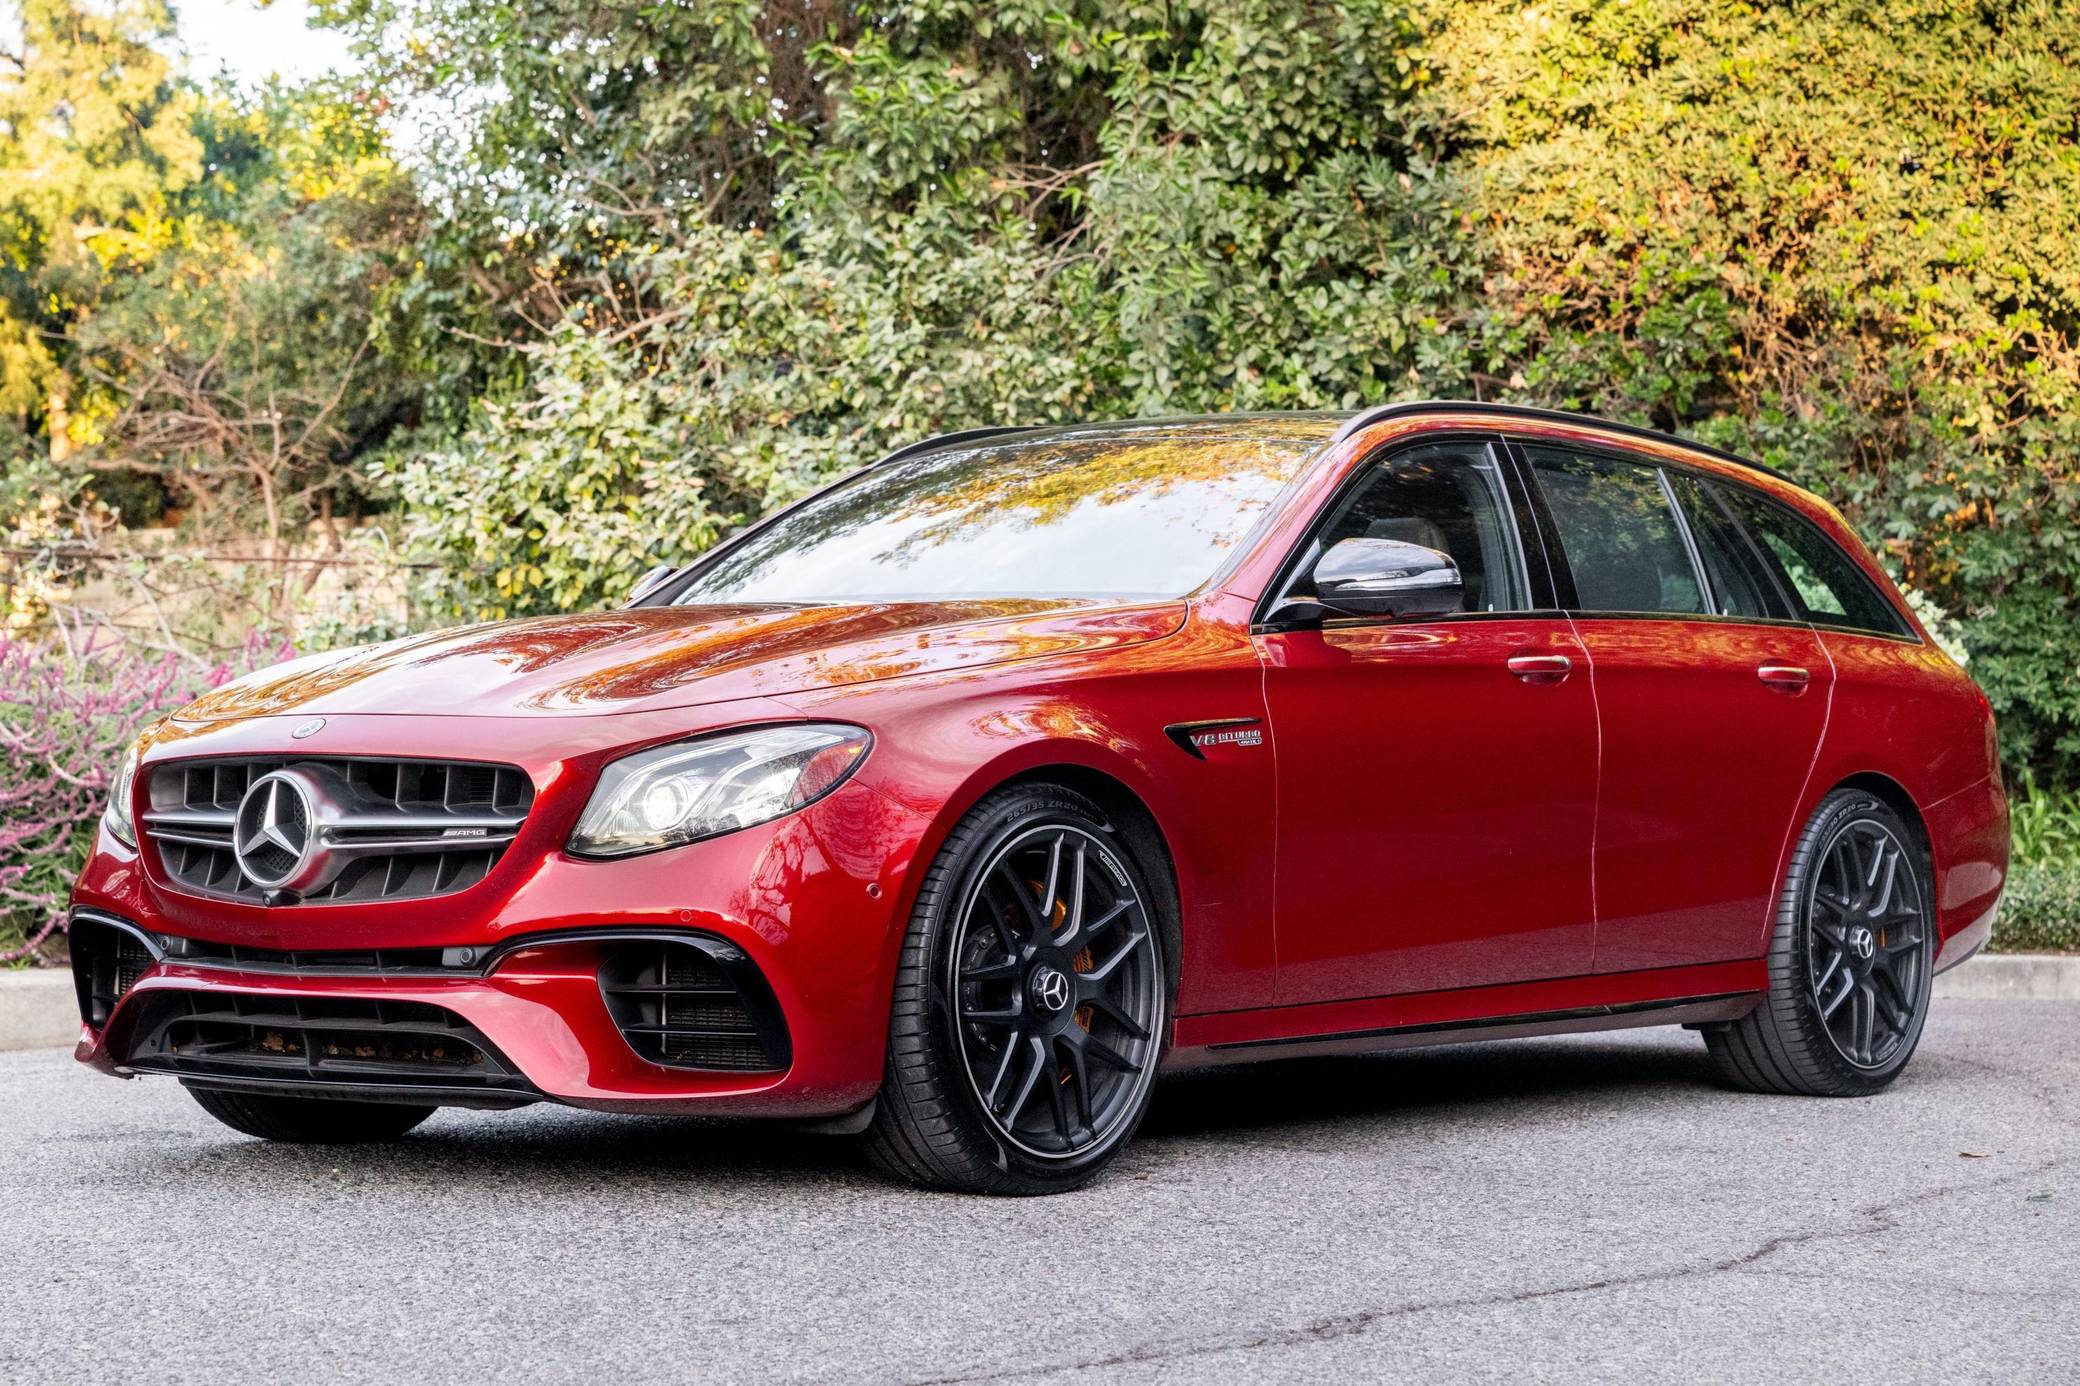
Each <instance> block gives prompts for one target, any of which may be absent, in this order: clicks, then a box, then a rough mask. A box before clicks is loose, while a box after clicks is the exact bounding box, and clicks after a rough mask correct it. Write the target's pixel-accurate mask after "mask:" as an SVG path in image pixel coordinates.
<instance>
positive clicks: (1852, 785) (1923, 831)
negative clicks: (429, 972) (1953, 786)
mask: <svg viewBox="0 0 2080 1386" xmlns="http://www.w3.org/2000/svg"><path fill="white" fill-rule="evenodd" d="M1837 789H1860V790H1862V791H1863V792H1864V793H1866V794H1868V795H1870V796H1871V797H1872V798H1874V799H1876V800H1877V801H1878V802H1879V803H1881V804H1883V805H1885V807H1887V808H1889V809H1891V810H1892V811H1893V812H1894V813H1896V814H1898V815H1899V816H1900V821H1902V822H1903V823H1905V824H1906V825H1907V829H1908V831H1910V832H1911V833H1913V834H1914V840H1915V842H1916V843H1917V844H1918V845H1919V846H1920V848H1921V850H1922V851H1923V852H1924V853H1926V854H1927V856H1928V861H1929V870H1930V872H1931V874H1933V872H1934V870H1935V865H1936V862H1935V844H1934V841H1933V839H1932V838H1931V837H1930V836H1929V831H1928V823H1927V821H1926V819H1924V818H1923V817H1922V813H1921V806H1920V805H1919V804H1916V803H1915V802H1914V796H1913V795H1911V794H1909V793H1908V792H1907V787H1906V786H1905V785H1903V784H1901V783H1900V782H1899V781H1898V780H1895V779H1893V778H1892V777H1891V776H1890V775H1885V774H1881V773H1880V772H1878V771H1876V770H1861V771H1858V772H1857V773H1855V774H1853V775H1848V776H1845V777H1844V778H1842V779H1840V780H1838V781H1836V782H1835V784H1834V785H1833V786H1832V787H1830V788H1829V789H1828V791H1827V794H1832V793H1834V791H1835V790H1837ZM1827 794H1823V795H1821V796H1820V797H1821V798H1822V799H1824V798H1826V797H1827ZM1815 802H1816V803H1817V802H1818V801H1817V800H1816V801H1815Z"/></svg>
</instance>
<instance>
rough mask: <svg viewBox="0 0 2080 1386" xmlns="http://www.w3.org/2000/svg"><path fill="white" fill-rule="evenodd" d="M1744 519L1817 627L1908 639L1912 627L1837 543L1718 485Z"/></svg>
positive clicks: (1776, 508) (1757, 499) (1769, 505)
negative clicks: (1904, 636) (1835, 627)
mask: <svg viewBox="0 0 2080 1386" xmlns="http://www.w3.org/2000/svg"><path fill="white" fill-rule="evenodd" d="M1714 489H1716V490H1718V491H1719V492H1720V493H1721V494H1722V495H1723V496H1724V497H1725V498H1726V501H1727V504H1728V505H1729V506H1731V507H1732V508H1733V511H1734V513H1736V514H1737V515H1739V516H1740V518H1741V521H1742V523H1744V524H1746V525H1747V527H1748V532H1749V533H1750V534H1752V535H1754V536H1755V540H1756V543H1757V545H1758V546H1759V547H1760V548H1761V550H1762V552H1763V556H1764V558H1765V559H1766V561H1768V562H1769V563H1770V564H1771V566H1773V567H1774V568H1775V569H1776V570H1777V578H1778V581H1779V582H1780V583H1781V584H1782V585H1783V587H1784V590H1785V591H1786V592H1788V593H1790V594H1791V596H1792V598H1793V600H1795V601H1797V602H1798V603H1799V605H1800V606H1802V607H1803V608H1804V610H1803V611H1802V612H1800V614H1801V615H1802V616H1804V617H1805V618H1806V619H1807V620H1808V621H1811V622H1812V623H1813V624H1814V625H1818V626H1847V627H1850V628H1851V629H1854V630H1868V631H1876V632H1878V633H1879V634H1881V635H1905V634H1907V626H1906V623H1905V622H1904V621H1902V620H1901V619H1900V616H1899V613H1898V612H1897V611H1895V610H1893V607H1892V603H1891V602H1888V601H1886V600H1885V598H1884V597H1883V596H1882V595H1880V594H1879V592H1878V589H1877V587H1876V586H1875V585H1874V584H1873V583H1872V582H1871V580H1870V578H1869V577H1868V576H1866V575H1865V573H1864V571H1863V569H1862V568H1860V567H1858V566H1857V564H1856V562H1855V561H1854V560H1853V559H1851V558H1850V557H1849V556H1848V555H1847V554H1845V553H1843V552H1842V551H1841V550H1840V549H1838V548H1836V547H1835V544H1834V541H1833V540H1832V539H1829V538H1828V537H1827V536H1826V535H1824V534H1822V533H1821V532H1820V531H1819V530H1818V529H1816V528H1814V527H1813V526H1812V525H1811V524H1809V523H1807V522H1806V521H1805V520H1802V519H1800V518H1799V517H1798V516H1796V515H1794V514H1792V513H1791V512H1790V511H1789V510H1786V509H1785V508H1784V507H1782V506H1780V505H1777V504H1776V503H1775V502H1773V501H1768V500H1764V499H1763V498H1762V497H1761V496H1758V495H1756V494H1755V493H1754V492H1752V491H1749V490H1746V489H1744V488H1742V487H1739V486H1720V487H1715V488H1714Z"/></svg>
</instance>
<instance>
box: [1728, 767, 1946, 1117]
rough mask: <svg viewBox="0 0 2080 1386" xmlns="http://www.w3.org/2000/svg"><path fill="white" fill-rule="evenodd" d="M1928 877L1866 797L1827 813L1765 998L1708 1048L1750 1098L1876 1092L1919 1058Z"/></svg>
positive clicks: (1776, 935) (1790, 879) (1839, 798)
mask: <svg viewBox="0 0 2080 1386" xmlns="http://www.w3.org/2000/svg"><path fill="white" fill-rule="evenodd" d="M1932 897H1933V885H1932V872H1931V866H1930V862H1929V859H1928V851H1927V849H1926V848H1925V847H1923V846H1922V845H1921V841H1920V838H1919V836H1918V835H1917V834H1916V833H1915V832H1914V831H1913V830H1912V829H1911V828H1910V827H1908V825H1907V823H1906V821H1905V820H1904V819H1902V818H1901V817H1900V815H1899V814H1898V813H1897V812H1895V811H1894V810H1893V809H1892V808H1891V807H1889V806H1888V805H1886V804H1885V803H1884V802H1882V801H1881V800H1879V799H1877V798H1876V797H1874V796H1873V795H1870V794H1868V793H1865V792H1863V791H1861V790H1854V789H1837V790H1835V791H1834V792H1833V793H1831V794H1829V795H1828V796H1827V797H1826V798H1825V799H1823V800H1821V801H1820V806H1819V807H1818V808H1817V809H1815V810H1814V812H1813V816H1812V818H1811V819H1810V820H1809V821H1808V822H1807V824H1806V826H1805V829H1804V831H1802V832H1801V833H1800V834H1799V838H1798V842H1797V844H1796V846H1795V847H1794V849H1793V852H1792V857H1791V867H1790V870H1789V871H1788V872H1786V874H1785V881H1784V888H1783V891H1782V894H1781V895H1780V896H1779V898H1778V906H1777V921H1776V927H1775V929H1774V931H1773V932H1772V935H1771V939H1770V948H1769V958H1768V962H1769V990H1768V992H1767V993H1766V994H1765V996H1764V997H1763V1000H1762V1002H1761V1004H1760V1005H1758V1006H1757V1007H1756V1008H1755V1010H1754V1011H1752V1012H1750V1013H1749V1014H1748V1015H1746V1016H1744V1017H1742V1018H1741V1019H1740V1020H1737V1021H1734V1022H1732V1023H1730V1024H1727V1025H1723V1026H1717V1027H1712V1028H1708V1029H1706V1031H1705V1043H1706V1044H1707V1045H1708V1046H1709V1047H1710V1049H1711V1052H1712V1055H1713V1057H1714V1058H1715V1059H1716V1060H1717V1061H1718V1064H1719V1071H1720V1074H1721V1076H1722V1077H1724V1078H1725V1079H1726V1080H1727V1082H1729V1083H1730V1084H1732V1085H1733V1086H1735V1087H1739V1088H1745V1089H1747V1090H1748V1091H1751V1092H1778V1093H1805V1094H1810V1095H1814V1096H1831V1097H1853V1096H1860V1095H1863V1094H1866V1093H1872V1092H1876V1091H1877V1090H1878V1089H1880V1088H1882V1087H1884V1086H1885V1085H1886V1084H1888V1083H1890V1082H1891V1081H1892V1080H1893V1078H1895V1077H1896V1076H1898V1074H1899V1072H1900V1070H1901V1069H1903V1068H1904V1067H1906V1063H1907V1060H1908V1059H1909V1058H1911V1057H1912V1055H1913V1052H1914V1047H1915V1045H1916V1044H1917V1043H1919V1042H1920V1039H1921V1031H1922V1027H1923V1026H1924V1025H1925V1024H1926V1023H1927V1019H1928V1003H1929V992H1930V983H1931V981H1932V979H1933V974H1934V968H1935V946H1936V927H1935V915H1934V913H1933V910H1932V909H1931V904H1930V902H1931V899H1932Z"/></svg>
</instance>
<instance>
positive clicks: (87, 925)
mask: <svg viewBox="0 0 2080 1386" xmlns="http://www.w3.org/2000/svg"><path fill="white" fill-rule="evenodd" d="M66 950H67V951H68V952H70V953H71V954H72V983H73V989H74V991H75V993H76V994H77V996H78V998H79V1018H80V1019H81V1020H82V1021H84V1022H85V1023H87V1024H89V1025H91V1026H93V1027H94V1028H95V1029H97V1030H98V1029H100V1028H101V1027H102V1026H104V1025H106V1024H108V1018H109V1017H110V1016H111V1015H113V1014H114V1013H115V1009H116V1003H117V1002H119V1001H121V1000H122V999H123V998H124V997H125V996H128V995H129V994H130V988H132V987H134V986H136V985H137V979H138V978H139V977H141V976H143V975H144V972H145V969H147V968H149V967H150V966H151V965H152V964H153V963H154V962H155V961H157V959H156V958H154V957H153V956H152V952H151V950H150V949H148V948H146V947H145V945H144V941H143V940H142V939H140V938H139V937H138V936H137V935H136V934H133V933H131V932H130V931H129V930H128V929H123V928H118V927H117V926H115V925H114V924H111V923H108V922H107V921H105V920H102V919H99V918H97V917H95V916H93V915H87V914H83V915H76V916H74V917H73V920H72V923H71V927H70V928H69V929H68V930H67V931H66Z"/></svg>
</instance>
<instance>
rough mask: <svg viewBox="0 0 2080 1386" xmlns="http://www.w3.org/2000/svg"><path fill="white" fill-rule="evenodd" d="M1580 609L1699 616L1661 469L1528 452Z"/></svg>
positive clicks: (1700, 604)
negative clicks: (1562, 551) (1570, 573)
mask: <svg viewBox="0 0 2080 1386" xmlns="http://www.w3.org/2000/svg"><path fill="white" fill-rule="evenodd" d="M1524 456H1525V459H1526V460H1527V461H1528V462H1530V464H1531V470H1532V473H1533V475H1535V476H1536V477H1537V478H1538V487H1539V490H1540V492H1541V493H1543V494H1544V496H1545V501H1546V509H1547V510H1548V511H1549V512H1550V513H1551V515H1552V518H1553V528H1554V529H1555V530H1556V531H1558V534H1559V539H1560V547H1561V548H1562V549H1563V550H1564V551H1565V553H1566V555H1567V566H1568V568H1569V570H1570V571H1571V572H1572V573H1573V574H1574V588H1575V597H1576V606H1577V608H1578V609H1580V610H1582V611H1613V612H1617V611H1625V612H1671V613H1676V614H1683V615H1695V616H1701V615H1703V614H1705V602H1704V592H1703V590H1702V589H1701V588H1700V586H1699V584H1698V580H1697V565H1696V564H1695V563H1693V562H1692V561H1691V559H1690V547H1689V545H1688V544H1687V543H1686V542H1685V541H1684V537H1683V529H1682V526H1681V524H1680V523H1679V522H1678V521H1677V519H1676V513H1675V510H1674V509H1673V508H1672V507H1671V505H1670V502H1669V493H1668V489H1667V487H1666V486H1664V485H1663V483H1662V480H1661V469H1660V468H1658V467H1652V466H1647V465H1644V464H1642V463H1637V462H1620V461H1616V460H1613V459H1611V458H1606V457H1591V456H1587V455H1584V454H1581V453H1573V452H1563V451H1560V450H1558V449H1555V448H1541V447H1528V448H1526V449H1525V450H1524Z"/></svg>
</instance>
